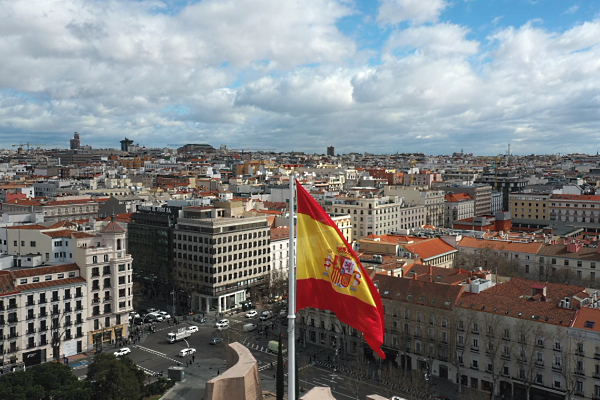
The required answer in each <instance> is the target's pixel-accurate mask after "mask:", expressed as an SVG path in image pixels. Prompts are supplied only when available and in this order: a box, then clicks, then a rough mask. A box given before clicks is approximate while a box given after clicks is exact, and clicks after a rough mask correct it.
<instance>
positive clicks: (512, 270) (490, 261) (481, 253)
mask: <svg viewBox="0 0 600 400" xmlns="http://www.w3.org/2000/svg"><path fill="white" fill-rule="evenodd" d="M505 254H509V253H504V252H503V249H502V248H500V249H494V248H492V246H491V244H486V245H484V246H483V247H482V248H481V249H476V250H475V252H474V253H472V254H471V253H464V252H459V253H458V254H457V256H456V258H455V259H454V268H461V269H465V270H468V271H476V270H477V269H478V268H479V267H481V268H483V269H484V270H488V271H492V272H494V273H495V274H497V275H499V276H510V277H517V278H520V277H523V276H524V270H523V269H524V267H523V264H521V263H520V262H519V261H516V260H515V259H512V258H509V257H505V256H504V255H505Z"/></svg>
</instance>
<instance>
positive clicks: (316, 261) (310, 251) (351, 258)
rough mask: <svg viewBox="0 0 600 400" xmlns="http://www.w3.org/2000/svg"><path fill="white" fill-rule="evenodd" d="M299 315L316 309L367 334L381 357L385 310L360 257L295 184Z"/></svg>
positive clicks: (310, 198)
mask: <svg viewBox="0 0 600 400" xmlns="http://www.w3.org/2000/svg"><path fill="white" fill-rule="evenodd" d="M296 191H297V199H298V237H297V247H296V249H297V254H296V259H297V261H296V287H297V289H296V311H298V310H300V309H302V308H307V307H311V308H317V309H319V310H329V311H331V312H333V313H335V315H336V317H337V319H338V320H340V322H343V323H344V324H346V325H349V326H351V327H352V328H354V329H356V330H358V331H360V332H362V333H363V335H364V338H365V340H366V341H367V343H368V344H369V346H371V348H372V349H373V350H374V351H375V352H376V353H377V354H378V355H379V357H381V358H385V354H384V353H383V351H382V350H381V345H382V344H383V329H384V326H385V324H384V320H383V305H382V304H381V297H380V296H379V293H378V292H377V289H376V288H375V285H373V282H372V281H371V279H370V278H369V276H368V275H367V274H366V273H365V270H364V268H363V266H362V265H361V264H360V261H359V260H358V257H357V256H356V254H355V253H354V250H352V247H351V246H350V245H349V244H348V242H347V241H346V239H345V238H344V236H343V235H342V234H341V232H340V230H339V229H338V227H337V225H336V224H335V223H334V222H333V221H332V220H331V218H329V215H327V213H326V212H325V210H323V208H322V207H321V206H320V205H319V204H318V203H317V202H316V201H315V200H314V199H313V198H312V197H311V196H310V194H308V192H307V191H306V190H305V189H304V188H303V187H302V186H301V185H300V184H299V183H298V181H296Z"/></svg>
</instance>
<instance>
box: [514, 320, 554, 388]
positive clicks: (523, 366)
mask: <svg viewBox="0 0 600 400" xmlns="http://www.w3.org/2000/svg"><path fill="white" fill-rule="evenodd" d="M540 324H541V323H540V322H537V321H525V320H519V321H517V323H516V324H515V327H514V331H515V333H516V335H517V341H518V343H517V345H516V346H515V347H514V349H515V350H516V351H515V353H516V354H515V358H516V359H517V365H518V367H519V379H521V380H522V381H523V384H524V385H525V392H526V397H527V400H529V398H530V392H531V387H532V386H533V384H534V383H535V381H536V379H537V375H538V373H543V368H544V363H543V346H544V342H545V340H546V335H545V332H544V330H543V328H542V326H541V325H540Z"/></svg>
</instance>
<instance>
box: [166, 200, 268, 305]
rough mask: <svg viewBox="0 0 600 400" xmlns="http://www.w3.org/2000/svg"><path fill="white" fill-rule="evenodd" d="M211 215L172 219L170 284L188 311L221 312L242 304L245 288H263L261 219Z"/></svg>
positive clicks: (265, 250) (265, 269)
mask: <svg viewBox="0 0 600 400" xmlns="http://www.w3.org/2000/svg"><path fill="white" fill-rule="evenodd" d="M187 215H188V216H190V217H191V216H193V215H194V214H193V213H191V212H189V213H188V214H187ZM212 215H215V214H207V215H205V216H203V217H201V218H198V219H194V218H179V219H178V221H177V224H176V226H175V229H174V231H173V252H174V257H175V258H174V259H175V271H176V276H175V279H176V282H177V284H178V287H180V288H183V290H184V291H185V292H186V293H187V295H188V296H189V298H190V303H191V304H190V306H191V308H192V309H197V310H205V311H209V310H210V309H211V308H214V309H216V310H217V311H218V312H223V311H226V310H230V309H232V308H236V307H238V306H239V304H240V303H241V302H243V301H245V300H246V295H247V291H248V290H249V289H250V288H251V287H258V286H260V285H264V284H267V283H268V277H269V274H270V269H271V257H270V254H269V252H270V245H269V241H270V238H269V236H270V229H269V224H268V222H267V219H266V217H264V216H259V217H248V218H224V217H220V216H215V217H212Z"/></svg>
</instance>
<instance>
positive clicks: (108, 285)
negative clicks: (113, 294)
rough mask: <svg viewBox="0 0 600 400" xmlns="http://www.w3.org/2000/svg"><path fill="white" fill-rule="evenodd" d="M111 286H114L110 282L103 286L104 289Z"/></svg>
mask: <svg viewBox="0 0 600 400" xmlns="http://www.w3.org/2000/svg"><path fill="white" fill-rule="evenodd" d="M111 287H112V286H111V284H110V283H109V284H107V285H104V286H103V287H102V288H103V289H110V288H111Z"/></svg>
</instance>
